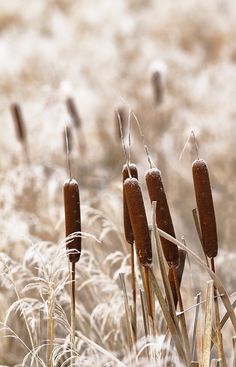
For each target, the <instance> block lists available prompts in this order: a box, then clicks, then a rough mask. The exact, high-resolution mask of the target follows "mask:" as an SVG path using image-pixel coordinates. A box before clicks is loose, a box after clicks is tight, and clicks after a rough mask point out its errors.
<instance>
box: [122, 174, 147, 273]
mask: <svg viewBox="0 0 236 367" xmlns="http://www.w3.org/2000/svg"><path fill="white" fill-rule="evenodd" d="M124 191H125V197H126V201H127V206H128V211H129V217H130V221H131V225H132V230H133V234H134V241H135V248H136V252H137V255H138V258H139V261H140V263H141V264H142V265H143V266H150V265H151V263H152V246H151V239H150V234H149V228H148V222H147V217H146V212H145V207H144V202H143V197H142V192H141V188H140V185H139V182H138V180H137V178H127V179H126V180H125V182H124Z"/></svg>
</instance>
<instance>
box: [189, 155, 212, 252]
mask: <svg viewBox="0 0 236 367" xmlns="http://www.w3.org/2000/svg"><path fill="white" fill-rule="evenodd" d="M192 173H193V182H194V190H195V196H196V203H197V209H198V215H199V221H200V226H201V232H202V245H203V250H204V252H205V254H206V256H208V257H209V258H213V257H215V256H216V255H217V252H218V238H217V227H216V218H215V210H214V203H213V198H212V190H211V183H210V178H209V173H208V167H207V164H206V162H205V161H204V160H203V159H197V160H195V161H194V162H193V165H192Z"/></svg>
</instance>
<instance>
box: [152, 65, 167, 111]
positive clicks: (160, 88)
mask: <svg viewBox="0 0 236 367" xmlns="http://www.w3.org/2000/svg"><path fill="white" fill-rule="evenodd" d="M151 84H152V89H153V95H154V102H155V104H156V105H160V104H161V103H162V102H163V98H164V77H163V72H162V71H161V70H160V69H158V68H156V69H154V70H153V71H152V73H151Z"/></svg>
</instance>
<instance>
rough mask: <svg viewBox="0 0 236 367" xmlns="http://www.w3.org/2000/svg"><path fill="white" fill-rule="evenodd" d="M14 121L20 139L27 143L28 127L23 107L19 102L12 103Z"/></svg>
mask: <svg viewBox="0 0 236 367" xmlns="http://www.w3.org/2000/svg"><path fill="white" fill-rule="evenodd" d="M10 110H11V114H12V118H13V121H14V123H15V129H16V135H17V138H18V140H19V141H20V142H21V143H23V144H25V143H26V129H25V123H24V118H23V115H22V111H21V107H20V105H19V104H18V103H12V104H11V106H10Z"/></svg>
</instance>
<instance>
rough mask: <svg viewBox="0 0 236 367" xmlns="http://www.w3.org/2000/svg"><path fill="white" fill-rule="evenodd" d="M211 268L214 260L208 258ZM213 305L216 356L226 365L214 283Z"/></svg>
mask: <svg viewBox="0 0 236 367" xmlns="http://www.w3.org/2000/svg"><path fill="white" fill-rule="evenodd" d="M210 267H211V270H212V271H213V272H214V273H215V260H214V258H211V260H210ZM214 307H215V321H216V342H217V353H218V358H219V359H220V361H221V364H222V367H226V366H227V365H226V360H225V354H224V346H223V340H222V334H221V326H220V310H219V302H218V292H217V288H216V287H215V285H214Z"/></svg>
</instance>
